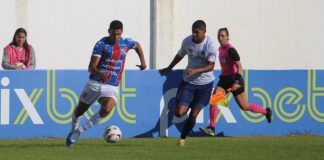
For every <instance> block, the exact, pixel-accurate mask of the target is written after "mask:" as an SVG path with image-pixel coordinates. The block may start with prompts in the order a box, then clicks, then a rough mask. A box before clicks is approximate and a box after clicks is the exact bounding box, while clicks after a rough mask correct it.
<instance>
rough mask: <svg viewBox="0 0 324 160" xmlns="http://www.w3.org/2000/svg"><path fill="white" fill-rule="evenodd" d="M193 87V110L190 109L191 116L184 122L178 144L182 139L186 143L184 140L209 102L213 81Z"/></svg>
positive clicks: (191, 105)
mask: <svg viewBox="0 0 324 160" xmlns="http://www.w3.org/2000/svg"><path fill="white" fill-rule="evenodd" d="M191 87H192V88H193V90H192V94H193V100H192V102H191V104H190V108H191V111H190V114H189V117H188V118H187V120H186V122H185V124H184V127H183V130H182V132H181V136H180V139H179V142H178V144H179V143H181V141H182V142H183V145H184V141H185V139H186V137H187V136H188V134H189V132H190V131H191V130H192V129H193V128H194V126H195V124H196V119H197V116H198V114H199V112H200V111H201V110H202V108H203V107H205V106H207V105H208V104H209V100H210V93H211V91H212V87H213V82H211V83H209V84H205V85H191ZM183 145H182V146H183ZM180 146H181V144H180Z"/></svg>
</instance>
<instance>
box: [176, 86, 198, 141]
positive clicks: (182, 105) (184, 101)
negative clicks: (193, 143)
mask: <svg viewBox="0 0 324 160" xmlns="http://www.w3.org/2000/svg"><path fill="white" fill-rule="evenodd" d="M193 93H194V88H193V85H192V84H189V83H186V82H184V81H182V82H181V84H180V86H179V87H178V91H177V95H176V107H175V110H174V115H175V116H176V117H182V116H184V115H185V114H186V113H187V112H188V109H189V105H190V103H191V102H192V100H193V97H194V94H193ZM187 120H188V118H187ZM187 120H186V122H185V125H184V128H183V129H182V131H181V133H183V132H185V131H184V130H186V128H188V124H187ZM184 143H185V140H184V139H182V138H180V139H179V141H178V143H177V145H178V146H184Z"/></svg>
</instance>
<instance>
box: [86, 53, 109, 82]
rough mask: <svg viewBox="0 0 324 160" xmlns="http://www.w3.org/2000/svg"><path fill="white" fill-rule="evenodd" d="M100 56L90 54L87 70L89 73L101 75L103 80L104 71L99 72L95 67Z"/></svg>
mask: <svg viewBox="0 0 324 160" xmlns="http://www.w3.org/2000/svg"><path fill="white" fill-rule="evenodd" d="M100 58H101V57H99V56H91V60H90V63H89V66H88V71H89V72H90V73H91V74H94V75H97V76H99V77H101V78H102V79H103V80H105V73H102V72H100V71H99V69H98V68H97V66H98V64H99V61H100Z"/></svg>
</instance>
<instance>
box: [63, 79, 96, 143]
mask: <svg viewBox="0 0 324 160" xmlns="http://www.w3.org/2000/svg"><path fill="white" fill-rule="evenodd" d="M99 91H100V86H99V84H98V82H94V81H88V83H87V84H86V85H85V87H84V90H83V92H82V94H81V96H80V100H79V103H78V106H77V108H76V109H75V110H74V112H73V114H72V123H71V131H70V133H69V135H68V136H67V138H66V145H67V146H68V147H72V146H73V145H74V144H75V143H76V142H77V140H78V138H79V136H80V132H79V129H78V128H79V122H80V119H81V118H82V115H83V114H84V113H85V112H86V111H87V110H88V109H89V107H90V105H91V104H92V103H93V102H94V101H95V100H96V99H97V98H98V96H99Z"/></svg>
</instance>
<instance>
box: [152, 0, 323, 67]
mask: <svg viewBox="0 0 324 160" xmlns="http://www.w3.org/2000/svg"><path fill="white" fill-rule="evenodd" d="M161 1H163V0H161ZM169 1H170V4H168V5H169V8H173V9H172V10H171V9H169V10H170V11H169V12H172V13H173V15H166V16H167V17H168V18H169V20H168V21H164V23H166V24H167V25H166V26H172V27H170V28H164V27H165V26H161V25H158V27H160V28H161V30H163V31H164V32H171V33H172V35H167V36H168V37H169V40H168V41H167V44H168V43H172V44H173V45H172V47H171V48H172V49H170V48H169V47H170V46H168V45H164V43H163V42H165V41H166V40H164V39H163V38H164V37H158V39H159V40H160V43H158V46H159V45H160V46H159V47H160V50H157V55H161V56H160V58H158V59H159V60H158V61H157V62H161V63H160V64H157V66H158V67H160V66H161V67H162V66H165V64H164V63H165V62H167V61H171V59H172V57H173V56H174V55H175V53H176V52H177V50H178V49H179V47H180V45H181V41H182V39H183V38H184V37H186V36H187V35H189V34H190V33H191V25H192V23H193V22H194V21H195V20H197V19H203V20H205V21H206V23H207V34H208V35H210V36H212V37H214V39H215V40H217V39H216V38H217V37H216V36H217V30H218V29H219V28H220V27H227V28H228V29H229V31H230V36H231V42H232V43H233V44H234V45H235V46H236V48H237V50H238V51H239V53H240V55H241V60H242V64H243V67H244V68H246V69H324V63H323V59H324V55H323V53H324V45H323V42H324V18H323V16H324V1H322V0H298V1H296V0H284V1H271V0H219V1H215V0H204V1H197V0H175V1H172V0H169ZM161 8H167V7H161ZM160 14H162V13H160ZM164 23H161V24H164ZM171 33H170V34H171ZM158 36H159V35H158ZM166 50H167V51H170V52H172V53H167V54H169V55H167V56H166V55H164V54H165V51H166ZM176 67H178V68H181V67H183V66H181V65H178V66H176ZM216 67H217V68H219V65H217V66H216Z"/></svg>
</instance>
